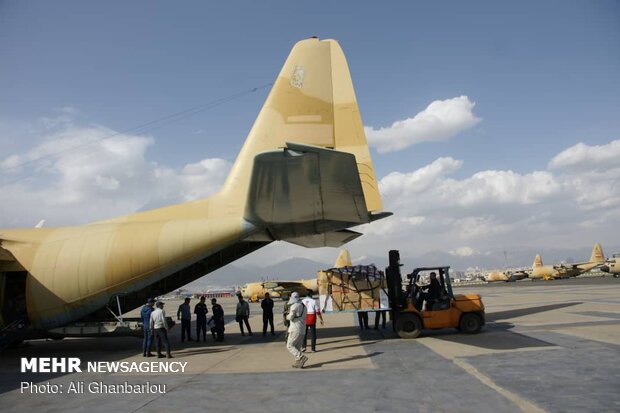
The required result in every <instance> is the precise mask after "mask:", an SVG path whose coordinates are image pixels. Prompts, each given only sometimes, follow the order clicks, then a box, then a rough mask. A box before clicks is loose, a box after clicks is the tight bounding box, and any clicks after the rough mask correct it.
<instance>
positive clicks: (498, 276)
mask: <svg viewBox="0 0 620 413" xmlns="http://www.w3.org/2000/svg"><path fill="white" fill-rule="evenodd" d="M527 276H528V275H527V274H526V273H525V272H524V271H510V270H505V271H491V272H488V273H486V274H485V275H484V279H485V280H486V281H489V282H493V281H506V282H510V281H518V280H522V279H524V278H527Z"/></svg>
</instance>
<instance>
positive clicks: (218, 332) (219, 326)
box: [209, 298, 224, 341]
mask: <svg viewBox="0 0 620 413" xmlns="http://www.w3.org/2000/svg"><path fill="white" fill-rule="evenodd" d="M211 304H212V307H211V310H213V315H212V316H211V320H209V321H213V324H214V326H213V327H212V328H211V333H212V334H213V339H214V340H215V341H224V309H223V308H222V306H221V305H219V304H218V303H217V300H216V299H215V298H212V299H211Z"/></svg>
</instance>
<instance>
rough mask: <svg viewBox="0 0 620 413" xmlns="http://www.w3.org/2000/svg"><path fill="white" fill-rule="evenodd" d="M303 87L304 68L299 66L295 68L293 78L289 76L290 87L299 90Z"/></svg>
mask: <svg viewBox="0 0 620 413" xmlns="http://www.w3.org/2000/svg"><path fill="white" fill-rule="evenodd" d="M303 85H304V68H303V67H301V66H295V71H294V72H293V76H291V86H293V87H296V88H297V89H301V88H302V86H303Z"/></svg>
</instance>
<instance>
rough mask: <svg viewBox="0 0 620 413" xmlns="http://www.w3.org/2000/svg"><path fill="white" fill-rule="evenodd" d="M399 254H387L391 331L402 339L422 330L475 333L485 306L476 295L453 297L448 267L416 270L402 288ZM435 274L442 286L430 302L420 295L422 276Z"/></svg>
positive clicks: (415, 335) (409, 275) (394, 251)
mask: <svg viewBox="0 0 620 413" xmlns="http://www.w3.org/2000/svg"><path fill="white" fill-rule="evenodd" d="M400 267H401V264H400V254H399V252H398V251H397V250H392V251H390V252H389V266H388V267H387V268H386V278H387V280H386V281H387V285H388V298H389V300H390V309H391V316H392V325H393V327H394V331H395V332H396V333H397V334H398V335H399V336H400V337H401V338H416V337H418V336H419V335H420V332H421V331H422V330H423V329H440V328H457V329H459V330H460V331H462V332H463V333H466V334H475V333H478V332H479V331H480V329H481V328H482V326H483V325H484V323H485V319H484V304H483V303H482V299H481V298H480V295H478V294H456V295H455V294H453V292H452V284H451V283H450V267H422V268H416V269H414V270H413V272H411V274H408V275H407V287H406V288H405V289H403V288H402V284H403V281H402V277H401V273H400ZM430 272H434V273H435V274H436V276H437V281H438V282H439V285H440V286H441V293H440V294H439V296H438V297H434V298H432V299H429V298H428V296H426V299H425V294H424V292H423V289H424V288H425V286H424V285H421V281H422V278H423V277H422V276H423V275H424V276H426V275H427V274H429V273H430Z"/></svg>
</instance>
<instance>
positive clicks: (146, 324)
mask: <svg viewBox="0 0 620 413" xmlns="http://www.w3.org/2000/svg"><path fill="white" fill-rule="evenodd" d="M154 305H155V300H154V299H152V298H149V299H148V300H146V304H145V305H144V307H142V310H140V316H141V317H142V329H143V330H144V340H143V341H142V357H153V353H151V348H152V347H153V335H152V334H153V331H152V330H151V313H152V312H153V310H154V308H153V306H154Z"/></svg>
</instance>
